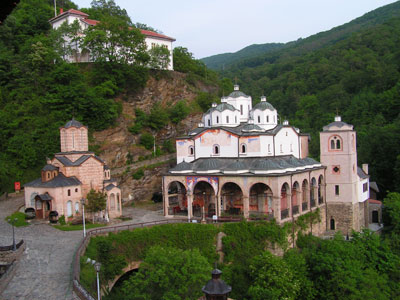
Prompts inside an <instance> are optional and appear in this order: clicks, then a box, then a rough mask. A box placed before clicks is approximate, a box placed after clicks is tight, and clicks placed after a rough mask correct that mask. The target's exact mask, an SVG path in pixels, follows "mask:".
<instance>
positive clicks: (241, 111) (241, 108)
mask: <svg viewBox="0 0 400 300" xmlns="http://www.w3.org/2000/svg"><path fill="white" fill-rule="evenodd" d="M240 114H241V115H243V105H242V104H240Z"/></svg>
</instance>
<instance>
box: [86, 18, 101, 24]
mask: <svg viewBox="0 0 400 300" xmlns="http://www.w3.org/2000/svg"><path fill="white" fill-rule="evenodd" d="M82 21H83V22H85V23H87V24H89V25H97V23H99V22H100V21H97V20H92V19H83V20H82Z"/></svg>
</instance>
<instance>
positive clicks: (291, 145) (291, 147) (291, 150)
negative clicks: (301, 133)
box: [290, 144, 293, 152]
mask: <svg viewBox="0 0 400 300" xmlns="http://www.w3.org/2000/svg"><path fill="white" fill-rule="evenodd" d="M290 152H293V144H290Z"/></svg>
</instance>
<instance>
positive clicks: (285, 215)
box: [281, 208, 289, 220]
mask: <svg viewBox="0 0 400 300" xmlns="http://www.w3.org/2000/svg"><path fill="white" fill-rule="evenodd" d="M288 217H289V209H288V208H287V209H284V210H281V220H283V219H286V218H288Z"/></svg>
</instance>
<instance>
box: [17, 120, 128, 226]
mask: <svg viewBox="0 0 400 300" xmlns="http://www.w3.org/2000/svg"><path fill="white" fill-rule="evenodd" d="M60 144H61V152H59V153H56V154H55V155H54V158H53V159H47V164H46V165H45V166H44V167H43V169H42V171H41V177H40V178H38V179H35V180H33V181H31V182H29V183H26V184H25V185H24V189H25V207H26V208H28V207H32V208H34V209H35V212H36V217H38V218H47V217H48V216H49V212H50V211H56V212H58V214H59V216H61V215H64V216H65V217H66V218H73V217H74V216H76V215H80V214H81V212H82V205H81V201H80V200H81V199H82V198H83V199H86V195H87V194H88V193H89V191H90V190H91V189H93V190H95V191H102V192H104V193H105V194H106V195H107V205H106V212H105V215H104V216H108V217H110V218H115V217H119V216H121V214H122V203H121V201H122V200H121V189H120V188H119V187H118V186H117V182H116V180H113V179H112V178H111V176H110V169H109V168H108V166H107V165H106V163H105V162H104V161H103V160H102V159H101V158H100V157H98V156H97V155H95V154H94V152H91V151H88V150H89V144H88V128H87V127H86V126H84V125H82V124H81V123H80V122H78V121H77V120H74V119H72V120H71V121H69V122H67V123H66V124H65V126H63V127H61V128H60Z"/></svg>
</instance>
